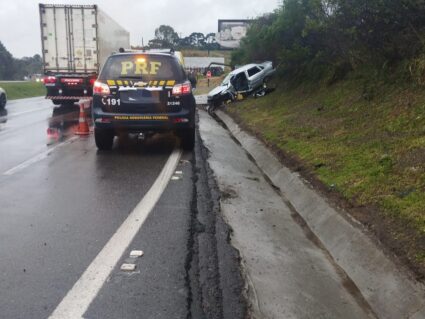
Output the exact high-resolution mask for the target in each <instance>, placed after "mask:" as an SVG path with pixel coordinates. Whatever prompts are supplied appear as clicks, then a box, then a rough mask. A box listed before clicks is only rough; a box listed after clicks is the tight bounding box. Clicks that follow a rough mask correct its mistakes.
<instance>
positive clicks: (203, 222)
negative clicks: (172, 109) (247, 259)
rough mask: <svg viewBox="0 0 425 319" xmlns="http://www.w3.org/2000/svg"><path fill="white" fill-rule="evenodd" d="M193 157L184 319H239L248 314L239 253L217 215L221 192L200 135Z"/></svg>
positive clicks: (223, 223)
mask: <svg viewBox="0 0 425 319" xmlns="http://www.w3.org/2000/svg"><path fill="white" fill-rule="evenodd" d="M196 139H197V143H196V146H195V150H194V152H193V157H192V169H193V198H192V203H191V222H190V226H189V239H188V255H187V258H186V264H185V268H186V286H187V289H188V297H187V319H192V318H193V319H219V318H232V319H242V318H245V317H246V314H247V302H246V298H245V282H244V280H243V276H242V272H241V264H240V263H241V258H240V255H239V251H238V250H236V249H235V248H234V247H233V246H232V245H231V232H232V230H231V228H230V227H229V226H228V225H227V224H226V222H225V221H224V219H223V217H222V216H221V212H220V191H219V189H218V185H217V183H216V181H215V178H214V175H213V172H212V170H211V169H210V167H209V166H208V163H207V159H208V157H209V153H208V149H207V148H205V146H204V145H203V144H202V141H201V137H200V134H199V131H197V134H196Z"/></svg>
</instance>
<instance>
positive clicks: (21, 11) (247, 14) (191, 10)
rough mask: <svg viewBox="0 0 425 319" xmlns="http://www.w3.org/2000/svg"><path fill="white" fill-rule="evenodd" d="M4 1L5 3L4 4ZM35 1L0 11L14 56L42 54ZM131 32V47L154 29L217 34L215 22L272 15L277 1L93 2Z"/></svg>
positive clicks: (2, 32)
mask: <svg viewBox="0 0 425 319" xmlns="http://www.w3.org/2000/svg"><path fill="white" fill-rule="evenodd" d="M4 1H7V0H4ZM64 2H66V3H67V4H93V3H94V2H93V1H87V0H50V1H48V3H59V4H63V3H64ZM38 3H39V1H37V0H8V2H7V5H2V9H1V10H0V41H2V42H3V44H4V45H5V46H6V48H7V49H8V50H9V51H10V52H11V53H12V54H13V55H14V56H15V57H22V56H32V55H34V54H36V53H39V54H40V53H41V39H40V37H41V36H40V24H39V23H40V22H39V13H38ZM96 3H97V4H98V5H99V8H100V9H101V10H103V11H105V12H106V13H107V14H108V15H109V16H111V17H112V18H113V19H114V20H115V21H117V22H118V23H119V24H120V25H121V26H123V27H124V28H125V29H127V30H128V31H129V32H130V36H131V44H133V45H134V44H141V42H142V38H143V39H144V42H145V43H147V42H148V40H150V39H152V38H153V37H154V31H155V28H157V27H158V26H160V25H161V24H167V25H171V26H172V27H173V28H174V29H175V30H176V31H177V33H178V34H179V35H181V36H186V35H189V34H190V33H192V32H202V33H209V32H216V31H217V20H218V19H246V18H254V17H256V16H258V15H260V14H263V13H266V12H271V11H273V10H274V9H275V8H276V7H277V0H261V1H253V0H250V1H244V0H232V1H230V0H186V1H185V0H182V1H175V0H120V1H117V0H101V1H97V2H96Z"/></svg>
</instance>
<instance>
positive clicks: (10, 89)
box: [0, 81, 46, 100]
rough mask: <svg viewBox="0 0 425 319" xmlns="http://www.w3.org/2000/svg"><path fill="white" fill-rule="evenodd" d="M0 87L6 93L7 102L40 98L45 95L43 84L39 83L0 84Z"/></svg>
mask: <svg viewBox="0 0 425 319" xmlns="http://www.w3.org/2000/svg"><path fill="white" fill-rule="evenodd" d="M0 87H1V88H3V89H4V90H5V91H6V94H7V98H8V100H16V99H23V98H27V97H34V96H42V95H45V94H46V88H45V87H44V85H43V83H40V82H32V81H28V82H0Z"/></svg>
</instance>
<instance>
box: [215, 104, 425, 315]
mask: <svg viewBox="0 0 425 319" xmlns="http://www.w3.org/2000/svg"><path fill="white" fill-rule="evenodd" d="M217 115H218V117H219V118H220V119H221V121H223V122H224V124H225V125H226V127H227V129H228V130H229V131H230V132H231V134H232V135H233V137H234V138H235V139H236V140H237V141H238V142H239V143H240V144H241V145H242V146H243V148H244V149H245V150H246V151H247V153H248V154H249V155H250V156H252V158H253V160H254V161H255V162H256V164H257V165H258V166H259V167H260V168H261V170H262V171H263V172H264V174H265V175H266V176H267V177H268V178H269V179H270V181H271V182H272V184H273V185H274V186H275V187H277V188H278V189H279V190H280V192H281V194H282V196H283V197H284V198H286V199H287V200H288V201H289V203H290V204H291V205H292V206H293V207H294V209H295V210H296V211H297V212H298V214H300V216H301V217H302V218H303V220H304V221H305V222H306V224H307V225H308V227H309V228H310V229H311V230H312V231H313V232H314V234H315V235H316V236H317V237H318V239H319V240H320V241H321V243H322V244H323V245H324V247H325V248H326V250H327V251H328V252H329V253H330V255H331V256H332V258H333V259H334V260H335V261H336V262H337V263H338V265H339V266H340V267H342V269H343V270H344V271H345V272H346V273H347V275H348V276H349V277H350V278H351V279H352V280H353V282H354V283H355V285H356V286H357V287H358V289H359V290H360V292H361V293H362V295H363V296H364V298H365V299H366V300H367V302H368V303H369V304H370V305H371V307H372V308H373V310H374V312H375V313H376V314H377V315H378V317H383V318H423V317H424V316H425V308H424V307H425V293H424V291H425V290H424V287H423V285H422V284H420V283H418V282H416V281H415V280H414V279H413V278H412V277H411V276H410V274H409V273H407V272H404V270H403V269H402V270H400V269H399V267H398V265H396V264H395V263H394V262H393V261H392V260H391V259H390V258H388V257H387V256H386V255H385V254H384V253H383V252H382V250H381V249H380V248H379V247H378V246H377V245H376V244H375V243H374V242H373V241H372V240H371V239H370V238H369V237H368V236H367V235H366V234H365V233H364V232H363V230H362V229H361V227H360V225H356V224H355V223H354V221H353V222H350V221H348V220H347V219H346V218H345V217H344V216H343V215H342V214H341V213H340V212H337V211H336V210H335V209H334V208H332V207H331V206H330V205H329V203H328V202H327V201H326V200H325V199H324V198H323V197H321V196H320V195H319V194H317V193H316V192H315V191H314V190H313V189H312V188H310V187H309V186H308V185H307V184H306V182H305V181H303V180H302V179H301V177H300V176H299V175H298V174H296V173H293V172H291V171H290V170H289V169H288V168H286V167H284V166H283V165H282V164H281V163H280V162H279V160H278V159H277V158H276V157H275V156H274V155H273V154H272V152H271V151H270V150H268V149H267V147H265V146H264V144H263V143H261V142H260V141H258V140H257V139H256V138H254V137H252V136H251V135H249V134H247V133H245V132H244V131H243V130H241V128H240V127H239V126H238V125H237V124H236V123H235V122H234V121H233V120H232V119H231V118H230V117H229V116H228V115H226V114H225V113H223V112H220V111H219V112H217Z"/></svg>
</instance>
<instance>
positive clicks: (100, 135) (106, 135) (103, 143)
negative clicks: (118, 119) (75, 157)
mask: <svg viewBox="0 0 425 319" xmlns="http://www.w3.org/2000/svg"><path fill="white" fill-rule="evenodd" d="M114 136H115V134H114V131H113V130H108V129H101V128H95V129H94V140H95V142H96V146H97V148H98V149H99V150H102V151H109V150H111V149H112V145H113V143H114Z"/></svg>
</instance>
